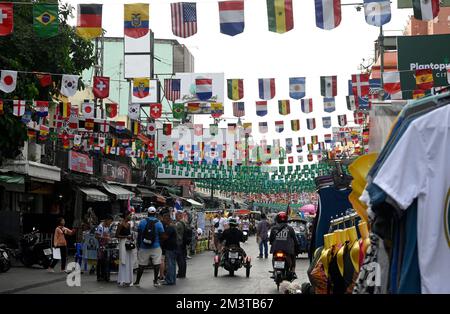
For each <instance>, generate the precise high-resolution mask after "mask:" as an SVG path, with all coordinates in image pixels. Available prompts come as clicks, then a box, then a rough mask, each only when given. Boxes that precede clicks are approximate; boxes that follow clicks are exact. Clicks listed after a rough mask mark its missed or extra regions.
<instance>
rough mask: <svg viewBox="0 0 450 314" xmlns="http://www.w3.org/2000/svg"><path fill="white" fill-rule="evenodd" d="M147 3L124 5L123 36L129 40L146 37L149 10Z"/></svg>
mask: <svg viewBox="0 0 450 314" xmlns="http://www.w3.org/2000/svg"><path fill="white" fill-rule="evenodd" d="M148 7H149V6H148V4H147V3H133V4H124V14H123V20H124V34H125V36H128V37H131V38H140V37H143V36H145V35H147V33H148V30H149V24H148V21H149V13H148V12H149V9H148Z"/></svg>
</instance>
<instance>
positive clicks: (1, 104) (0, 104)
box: [0, 99, 5, 115]
mask: <svg viewBox="0 0 450 314" xmlns="http://www.w3.org/2000/svg"><path fill="white" fill-rule="evenodd" d="M1 114H5V108H3V100H1V99H0V115H1Z"/></svg>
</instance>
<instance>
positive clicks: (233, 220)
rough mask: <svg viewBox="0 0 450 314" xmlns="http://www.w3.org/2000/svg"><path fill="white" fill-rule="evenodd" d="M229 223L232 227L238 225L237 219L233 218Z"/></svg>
mask: <svg viewBox="0 0 450 314" xmlns="http://www.w3.org/2000/svg"><path fill="white" fill-rule="evenodd" d="M228 223H229V224H230V226H231V227H236V226H237V225H238V223H237V221H236V219H234V218H231V219H230V221H229V222H228Z"/></svg>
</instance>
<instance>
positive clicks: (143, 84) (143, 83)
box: [133, 77, 150, 98]
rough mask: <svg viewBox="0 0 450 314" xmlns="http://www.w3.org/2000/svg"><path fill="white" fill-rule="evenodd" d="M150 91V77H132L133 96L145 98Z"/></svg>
mask: <svg viewBox="0 0 450 314" xmlns="http://www.w3.org/2000/svg"><path fill="white" fill-rule="evenodd" d="M149 93H150V79H148V78H145V77H141V78H134V79H133V96H134V97H137V98H145V97H147V96H148V95H149Z"/></svg>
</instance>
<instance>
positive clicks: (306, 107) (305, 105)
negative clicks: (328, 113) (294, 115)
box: [301, 98, 313, 113]
mask: <svg viewBox="0 0 450 314" xmlns="http://www.w3.org/2000/svg"><path fill="white" fill-rule="evenodd" d="M301 102H302V103H301V107H302V111H303V112H304V113H310V112H312V111H313V100H312V98H305V99H302V100H301Z"/></svg>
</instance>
